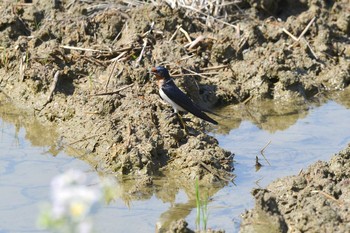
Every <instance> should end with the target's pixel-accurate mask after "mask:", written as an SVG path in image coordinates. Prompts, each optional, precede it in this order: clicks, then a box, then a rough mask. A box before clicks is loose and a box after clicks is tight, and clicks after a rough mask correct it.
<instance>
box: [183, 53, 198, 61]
mask: <svg viewBox="0 0 350 233" xmlns="http://www.w3.org/2000/svg"><path fill="white" fill-rule="evenodd" d="M194 56H196V54H192V55H190V56H186V57H183V58H181V59H180V60H179V61H183V60H186V59H190V58H192V57H194Z"/></svg>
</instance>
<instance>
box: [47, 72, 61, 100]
mask: <svg viewBox="0 0 350 233" xmlns="http://www.w3.org/2000/svg"><path fill="white" fill-rule="evenodd" d="M59 75H60V71H59V70H57V71H56V73H55V75H54V76H53V82H52V84H51V87H50V90H49V96H48V97H47V101H46V103H45V105H46V104H48V103H49V102H51V100H52V98H53V93H54V91H55V89H56V86H57V82H58V77H59Z"/></svg>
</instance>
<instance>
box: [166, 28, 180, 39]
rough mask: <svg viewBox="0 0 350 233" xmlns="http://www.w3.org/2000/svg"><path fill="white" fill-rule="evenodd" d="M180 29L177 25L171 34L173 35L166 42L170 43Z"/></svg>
mask: <svg viewBox="0 0 350 233" xmlns="http://www.w3.org/2000/svg"><path fill="white" fill-rule="evenodd" d="M180 28H181V25H177V26H176V30H175V32H174V33H173V35H172V36H171V37H170V39H169V41H168V42H170V41H172V40H173V39H174V38H175V36H176V34H177V32H178V31H179V30H180Z"/></svg>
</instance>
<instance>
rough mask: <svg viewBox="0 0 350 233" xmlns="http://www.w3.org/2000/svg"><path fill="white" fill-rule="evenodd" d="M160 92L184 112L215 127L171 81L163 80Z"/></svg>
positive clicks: (211, 120)
mask: <svg viewBox="0 0 350 233" xmlns="http://www.w3.org/2000/svg"><path fill="white" fill-rule="evenodd" d="M162 90H163V92H164V94H166V95H167V96H168V97H169V98H170V99H171V100H173V101H174V102H175V103H176V104H177V105H179V106H180V107H182V108H183V109H185V110H186V111H188V112H190V113H192V114H193V115H195V116H197V117H199V118H202V119H203V120H206V121H208V122H211V123H213V124H215V125H217V124H218V123H217V122H216V121H215V120H213V119H212V118H210V117H209V116H208V115H207V114H205V113H204V112H202V111H201V110H200V109H199V108H198V107H197V106H196V105H195V104H194V103H193V102H192V100H191V99H190V98H189V97H188V96H187V95H186V94H185V93H183V92H182V91H181V90H180V89H179V88H178V87H177V86H176V85H175V83H174V81H173V80H172V79H168V80H165V82H164V84H163V86H162Z"/></svg>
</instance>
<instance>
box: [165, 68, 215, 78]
mask: <svg viewBox="0 0 350 233" xmlns="http://www.w3.org/2000/svg"><path fill="white" fill-rule="evenodd" d="M186 70H187V69H186ZM188 71H189V72H192V74H172V75H171V76H172V77H183V76H186V75H196V76H202V77H206V76H204V75H217V74H220V73H219V72H212V73H196V72H194V71H192V70H191V71H190V70H188Z"/></svg>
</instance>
